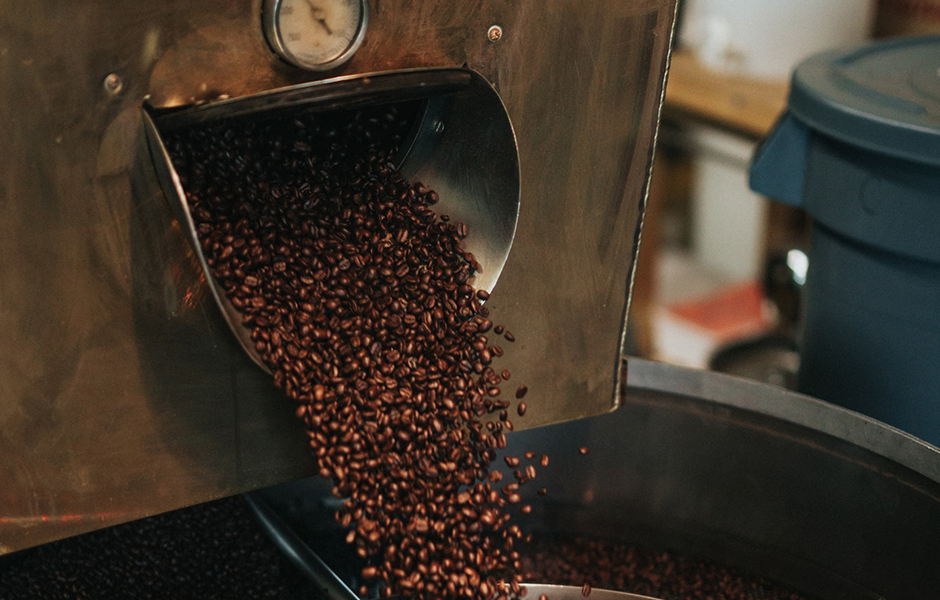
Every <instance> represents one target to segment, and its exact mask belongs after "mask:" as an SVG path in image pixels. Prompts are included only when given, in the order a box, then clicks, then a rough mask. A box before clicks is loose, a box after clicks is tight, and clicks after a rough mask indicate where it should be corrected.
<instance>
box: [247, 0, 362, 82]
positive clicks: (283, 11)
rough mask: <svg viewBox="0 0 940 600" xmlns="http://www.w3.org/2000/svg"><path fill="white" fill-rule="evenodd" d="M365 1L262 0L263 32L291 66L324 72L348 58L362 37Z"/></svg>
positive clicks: (357, 46) (359, 43)
mask: <svg viewBox="0 0 940 600" xmlns="http://www.w3.org/2000/svg"><path fill="white" fill-rule="evenodd" d="M368 21H369V0H265V2H264V16H263V22H264V31H265V35H266V37H267V38H268V42H269V43H270V44H271V47H272V48H273V49H274V51H275V52H277V54H278V55H280V56H281V58H283V59H284V60H286V61H287V62H289V63H291V64H292V65H295V66H298V67H301V68H304V69H310V70H313V71H326V70H329V69H333V68H335V67H338V66H340V65H341V64H343V63H345V62H346V61H347V60H349V59H350V58H352V55H353V54H354V53H355V52H356V50H357V49H358V48H359V46H360V45H361V44H362V39H363V37H365V33H366V25H367V24H368Z"/></svg>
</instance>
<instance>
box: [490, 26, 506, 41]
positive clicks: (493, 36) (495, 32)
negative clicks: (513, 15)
mask: <svg viewBox="0 0 940 600" xmlns="http://www.w3.org/2000/svg"><path fill="white" fill-rule="evenodd" d="M486 37H487V38H489V40H490V41H491V42H498V41H499V40H500V38H502V37H503V28H502V27H500V26H499V25H493V26H492V27H490V30H489V31H487V32H486Z"/></svg>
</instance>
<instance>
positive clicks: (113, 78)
mask: <svg viewBox="0 0 940 600" xmlns="http://www.w3.org/2000/svg"><path fill="white" fill-rule="evenodd" d="M123 88H124V82H123V81H121V78H120V77H119V76H118V74H117V73H111V74H109V75H108V76H107V77H105V78H104V90H105V91H106V92H108V93H109V94H111V95H112V96H117V95H118V94H120V93H121V90H122V89H123Z"/></svg>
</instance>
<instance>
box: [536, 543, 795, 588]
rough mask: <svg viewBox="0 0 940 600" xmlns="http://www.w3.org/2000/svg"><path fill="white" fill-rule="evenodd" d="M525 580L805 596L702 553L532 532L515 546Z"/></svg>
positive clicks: (595, 586) (592, 585) (585, 586)
mask: <svg viewBox="0 0 940 600" xmlns="http://www.w3.org/2000/svg"><path fill="white" fill-rule="evenodd" d="M519 552H520V555H521V556H520V559H521V562H522V566H523V571H524V572H525V580H526V581H538V582H540V583H553V584H559V585H572V586H579V587H581V589H582V593H585V592H587V593H590V590H591V589H595V588H596V589H610V590H616V591H621V592H628V593H632V594H638V595H642V596H649V597H654V598H677V599H678V598H683V599H685V598H715V599H722V600H808V598H807V597H806V596H803V595H801V594H798V593H796V592H794V591H791V590H787V589H785V588H783V587H781V586H779V585H777V584H774V583H773V582H771V581H769V580H767V579H764V578H756V577H749V576H746V575H744V574H742V573H739V572H737V571H735V570H733V569H730V568H727V567H723V566H721V565H718V564H715V563H712V562H709V561H707V560H702V559H693V558H686V557H683V556H678V555H676V554H673V553H670V552H661V551H657V550H651V549H645V548H639V547H635V546H629V545H627V544H624V543H621V542H615V541H606V540H597V539H586V538H568V537H545V538H540V537H536V538H534V539H530V540H529V541H528V542H526V545H525V546H523V547H522V548H521V549H520V551H519Z"/></svg>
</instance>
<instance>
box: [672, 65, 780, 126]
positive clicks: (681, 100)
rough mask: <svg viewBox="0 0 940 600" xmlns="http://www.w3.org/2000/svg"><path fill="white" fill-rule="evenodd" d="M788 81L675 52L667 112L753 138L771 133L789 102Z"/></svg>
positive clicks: (673, 115)
mask: <svg viewBox="0 0 940 600" xmlns="http://www.w3.org/2000/svg"><path fill="white" fill-rule="evenodd" d="M789 90H790V84H789V82H787V81H761V80H756V79H751V78H748V77H743V76H739V75H728V74H725V73H719V72H716V71H713V70H710V69H709V68H707V67H705V66H703V65H702V64H701V63H700V62H699V61H698V60H697V59H696V58H695V57H694V56H693V55H692V54H691V53H690V52H688V51H684V50H677V51H675V52H673V54H672V64H671V66H670V68H669V80H668V81H667V84H666V97H665V104H664V112H663V114H664V116H666V117H677V118H683V117H685V118H693V119H697V120H702V121H707V122H710V123H713V124H715V125H717V126H719V127H722V128H725V129H729V130H733V131H735V132H738V133H741V134H743V135H746V136H748V137H752V138H761V137H764V136H766V135H767V134H768V133H770V130H771V129H772V128H773V125H774V123H776V121H777V119H778V118H779V117H780V115H781V114H782V113H783V111H784V109H785V108H786V106H787V95H788V94H789Z"/></svg>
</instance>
